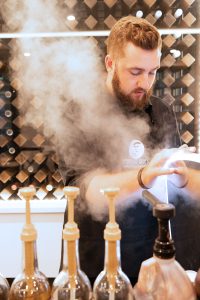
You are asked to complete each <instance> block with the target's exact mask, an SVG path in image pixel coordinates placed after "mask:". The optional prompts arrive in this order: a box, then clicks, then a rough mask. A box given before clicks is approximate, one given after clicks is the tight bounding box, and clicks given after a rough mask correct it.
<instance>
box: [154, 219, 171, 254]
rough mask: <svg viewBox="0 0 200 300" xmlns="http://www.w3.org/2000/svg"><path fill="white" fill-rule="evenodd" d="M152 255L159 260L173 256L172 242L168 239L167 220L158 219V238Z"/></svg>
mask: <svg viewBox="0 0 200 300" xmlns="http://www.w3.org/2000/svg"><path fill="white" fill-rule="evenodd" d="M153 253H154V255H155V256H156V257H158V258H161V259H170V258H173V257H174V256H175V247H174V241H173V240H172V239H171V238H170V231H169V220H168V219H160V218H158V237H157V239H156V240H155V243H154V247H153Z"/></svg>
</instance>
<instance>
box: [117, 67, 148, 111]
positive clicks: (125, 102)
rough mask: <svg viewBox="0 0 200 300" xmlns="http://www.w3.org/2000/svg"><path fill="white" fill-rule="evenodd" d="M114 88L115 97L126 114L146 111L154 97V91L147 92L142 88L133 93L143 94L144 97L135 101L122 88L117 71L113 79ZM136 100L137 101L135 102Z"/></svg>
mask: <svg viewBox="0 0 200 300" xmlns="http://www.w3.org/2000/svg"><path fill="white" fill-rule="evenodd" d="M112 87H113V91H114V94H115V96H116V97H117V101H118V104H119V106H120V107H121V108H122V109H123V110H124V111H125V112H132V111H142V110H144V109H145V108H146V107H147V106H148V104H149V98H150V96H151V95H152V89H150V90H148V91H146V90H144V89H142V88H137V89H135V90H134V91H132V92H143V93H144V95H143V96H142V98H141V99H139V100H138V99H134V97H133V96H131V94H125V93H124V92H123V90H122V89H121V86H120V80H119V76H118V74H117V71H116V70H115V72H114V75H113V79H112ZM134 100H135V101H134Z"/></svg>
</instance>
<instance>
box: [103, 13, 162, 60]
mask: <svg viewBox="0 0 200 300" xmlns="http://www.w3.org/2000/svg"><path fill="white" fill-rule="evenodd" d="M128 42H131V43H133V44H134V45H135V46H138V47H140V48H142V49H144V50H154V49H157V48H159V47H160V48H161V45H162V39H161V36H160V34H159V32H158V30H157V28H156V27H155V26H153V25H152V24H150V23H149V22H148V21H147V20H145V19H142V18H137V17H133V16H127V17H123V18H121V19H120V20H119V21H117V22H116V23H115V25H114V26H113V28H112V29H111V32H110V35H109V37H108V40H107V53H108V54H110V55H111V56H112V57H113V58H116V57H117V56H121V55H123V49H124V46H125V45H126V44H127V43H128Z"/></svg>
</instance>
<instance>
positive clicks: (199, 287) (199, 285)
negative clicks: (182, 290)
mask: <svg viewBox="0 0 200 300" xmlns="http://www.w3.org/2000/svg"><path fill="white" fill-rule="evenodd" d="M194 286H195V290H196V294H197V300H199V299H200V269H199V270H198V272H197V275H196V278H195V281H194Z"/></svg>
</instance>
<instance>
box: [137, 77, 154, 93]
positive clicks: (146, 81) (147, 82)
mask: <svg viewBox="0 0 200 300" xmlns="http://www.w3.org/2000/svg"><path fill="white" fill-rule="evenodd" d="M152 84H153V81H152V80H151V79H150V78H149V76H148V74H142V75H141V76H140V77H139V78H138V87H139V88H142V89H144V90H149V89H150V88H151V86H152Z"/></svg>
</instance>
